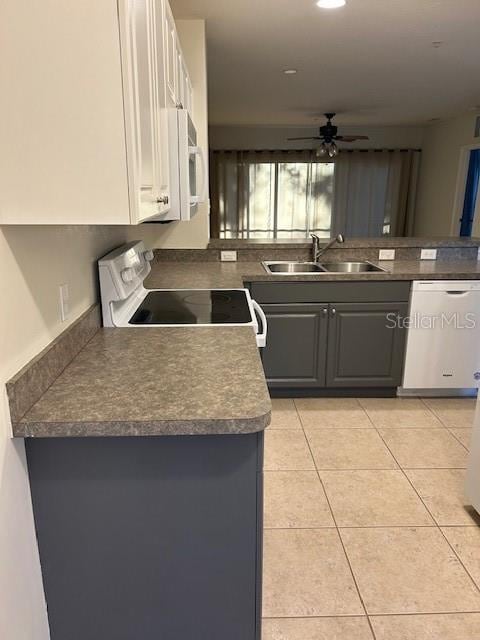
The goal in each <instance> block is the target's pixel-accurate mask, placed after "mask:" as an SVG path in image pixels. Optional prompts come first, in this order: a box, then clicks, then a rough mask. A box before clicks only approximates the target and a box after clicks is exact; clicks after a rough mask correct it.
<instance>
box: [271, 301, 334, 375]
mask: <svg viewBox="0 0 480 640" xmlns="http://www.w3.org/2000/svg"><path fill="white" fill-rule="evenodd" d="M262 306H263V310H264V311H265V315H266V316H267V321H268V341H267V346H266V347H265V349H264V350H263V354H262V359H263V367H264V369H265V375H266V377H267V380H268V382H269V383H274V384H276V385H278V386H284V387H316V386H319V385H322V384H324V380H325V371H326V353H327V325H328V305H321V304H320V305H317V304H303V305H300V304H299V305H294V304H292V305H288V304H287V305H274V304H264V305H262Z"/></svg>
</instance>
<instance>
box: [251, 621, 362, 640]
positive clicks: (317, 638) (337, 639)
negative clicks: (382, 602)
mask: <svg viewBox="0 0 480 640" xmlns="http://www.w3.org/2000/svg"><path fill="white" fill-rule="evenodd" d="M262 640H373V636H372V632H371V631H370V626H369V624H368V621H367V618H366V617H362V618H360V617H353V618H266V619H264V620H263V628H262Z"/></svg>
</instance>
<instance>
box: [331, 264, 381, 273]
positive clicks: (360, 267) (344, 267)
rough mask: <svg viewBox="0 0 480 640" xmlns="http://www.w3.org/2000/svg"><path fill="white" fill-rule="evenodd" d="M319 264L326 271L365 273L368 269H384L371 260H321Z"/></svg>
mask: <svg viewBox="0 0 480 640" xmlns="http://www.w3.org/2000/svg"><path fill="white" fill-rule="evenodd" d="M320 266H321V267H322V268H323V269H324V270H325V271H327V272H328V273H365V272H368V271H386V269H383V268H382V267H378V266H377V265H375V264H372V263H371V262H321V263H320Z"/></svg>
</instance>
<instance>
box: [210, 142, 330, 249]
mask: <svg viewBox="0 0 480 640" xmlns="http://www.w3.org/2000/svg"><path fill="white" fill-rule="evenodd" d="M220 153H221V155H222V158H221V161H220V162H217V163H216V166H215V167H214V171H215V173H216V182H217V188H216V189H215V190H214V191H216V193H217V194H218V195H217V197H216V200H217V207H216V208H217V210H218V225H217V228H218V235H216V236H214V237H220V238H243V239H251V238H267V239H271V238H305V237H307V236H308V234H309V233H310V232H312V233H317V234H318V235H320V236H323V237H325V238H328V237H330V227H331V219H332V195H333V180H334V165H333V163H331V162H328V163H327V162H317V161H314V160H313V159H312V157H311V156H312V152H310V151H307V152H294V153H288V152H276V153H275V154H274V155H275V156H276V158H273V157H272V155H273V154H271V153H269V152H266V153H263V152H262V153H258V152H238V153H234V152H232V153H228V152H227V153H224V152H220ZM289 156H290V157H289ZM299 156H303V157H299ZM219 160H220V158H219ZM213 195H214V199H215V193H214V194H213ZM214 209H215V205H214Z"/></svg>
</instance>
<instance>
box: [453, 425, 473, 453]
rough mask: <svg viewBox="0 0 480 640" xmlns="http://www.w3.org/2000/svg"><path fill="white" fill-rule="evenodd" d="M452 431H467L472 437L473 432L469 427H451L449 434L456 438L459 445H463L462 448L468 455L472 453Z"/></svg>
mask: <svg viewBox="0 0 480 640" xmlns="http://www.w3.org/2000/svg"><path fill="white" fill-rule="evenodd" d="M451 429H465V430H466V431H470V436H471V430H470V429H469V428H468V427H450V428H449V427H447V431H448V433H449V434H450V435H451V436H453V437H454V438H455V440H456V441H457V442H458V443H459V444H461V445H462V447H463V448H464V449H465V450H466V451H467V452H468V453H470V449H469V448H468V447H467V446H466V445H464V444H463V442H462V441H461V440H460V438H457V436H456V435H455V434H454V433H452V431H451Z"/></svg>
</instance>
